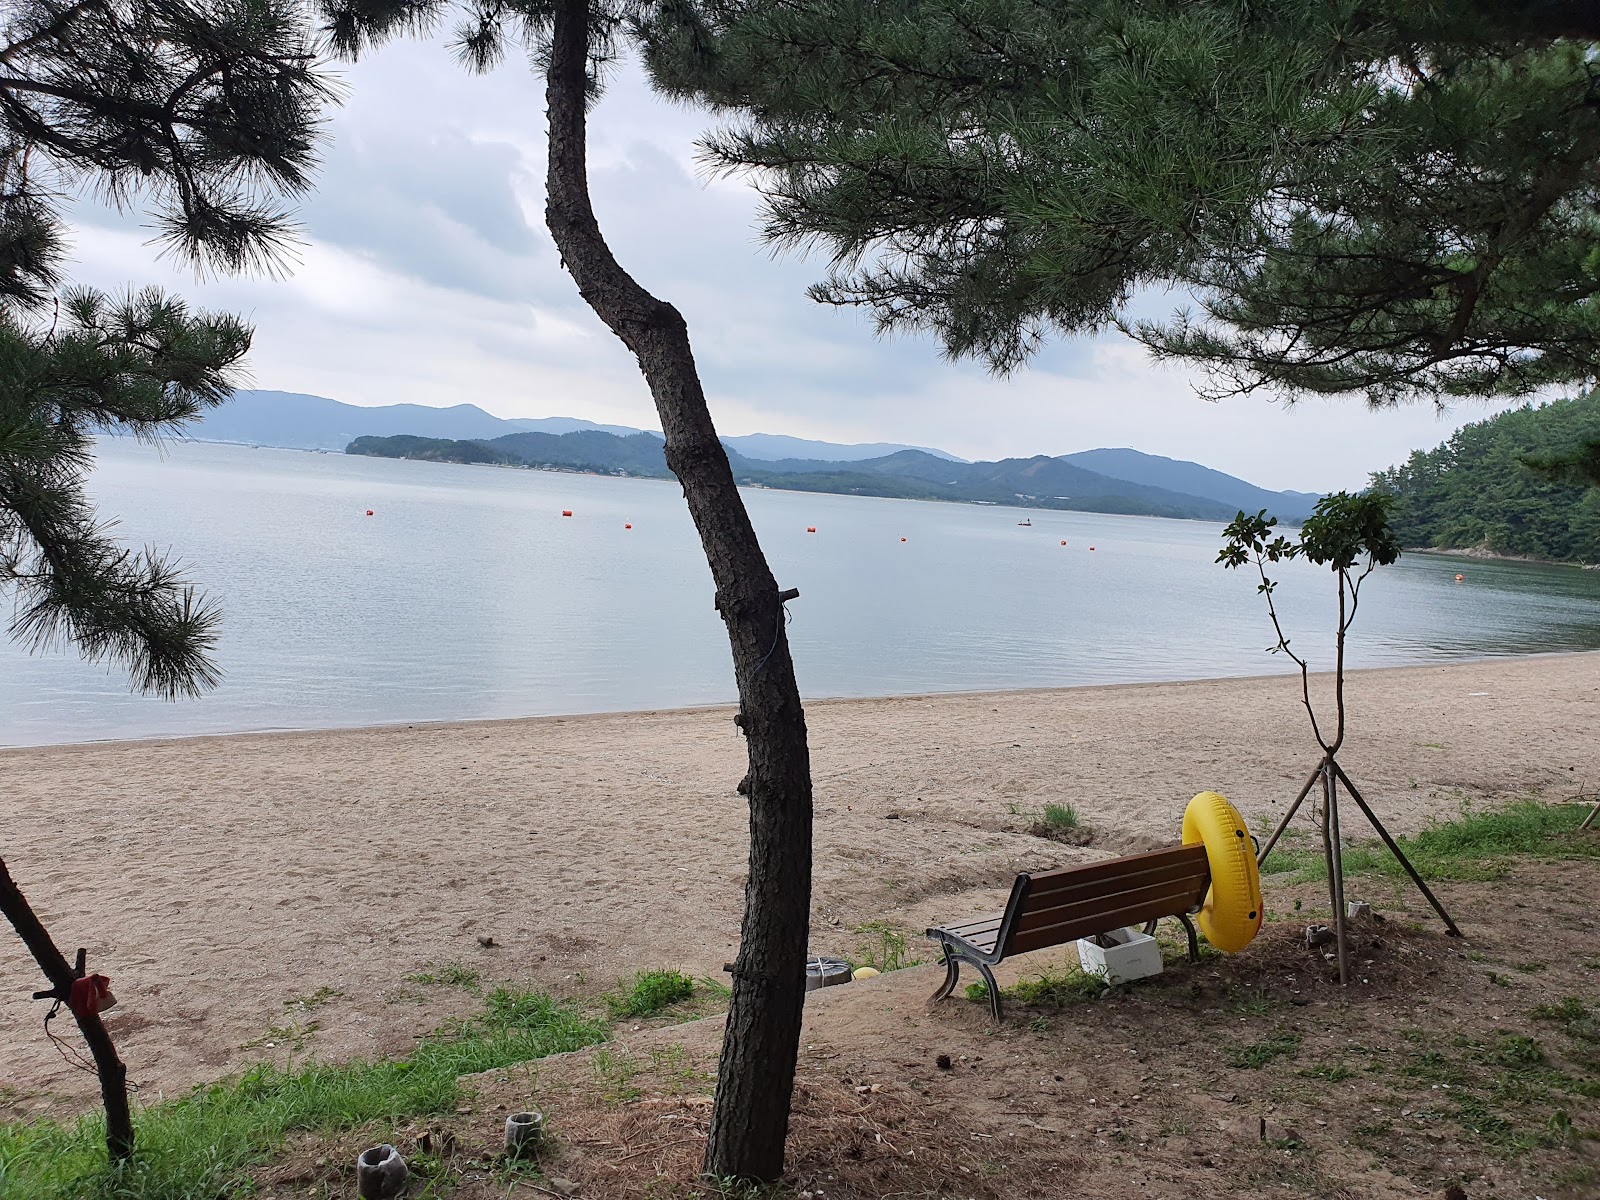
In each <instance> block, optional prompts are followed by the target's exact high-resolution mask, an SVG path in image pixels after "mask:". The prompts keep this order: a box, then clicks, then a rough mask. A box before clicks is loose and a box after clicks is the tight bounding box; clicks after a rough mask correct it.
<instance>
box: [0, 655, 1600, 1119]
mask: <svg viewBox="0 0 1600 1200" xmlns="http://www.w3.org/2000/svg"><path fill="white" fill-rule="evenodd" d="M1314 682H1316V683H1317V684H1318V685H1319V690H1320V691H1321V693H1322V694H1323V695H1324V696H1326V694H1327V691H1328V688H1327V686H1326V681H1325V680H1316V681H1314ZM1349 696H1350V708H1351V728H1350V734H1349V742H1348V749H1347V750H1346V751H1345V753H1344V754H1342V755H1341V761H1343V762H1344V764H1345V766H1346V769H1347V770H1348V772H1349V773H1350V775H1351V776H1352V777H1353V778H1354V779H1355V780H1356V781H1357V783H1358V784H1360V785H1362V787H1363V791H1364V792H1365V794H1366V795H1367V797H1368V799H1369V800H1371V801H1372V802H1373V803H1374V804H1375V805H1377V806H1378V807H1379V809H1380V811H1381V812H1382V814H1383V815H1384V816H1385V818H1386V819H1387V820H1388V821H1390V823H1391V828H1393V829H1395V830H1396V831H1407V830H1415V829H1417V828H1419V827H1421V826H1423V825H1425V824H1427V822H1428V821H1429V820H1430V819H1432V818H1435V817H1440V816H1449V815H1453V814H1454V813H1456V812H1457V811H1459V809H1460V808H1461V807H1462V805H1464V804H1470V805H1484V804H1495V803H1499V802H1503V801H1505V800H1507V799H1510V798H1512V797H1514V796H1517V795H1521V794H1525V793H1530V792H1538V793H1542V794H1543V795H1544V796H1545V797H1546V798H1547V799H1558V798H1562V797H1565V796H1570V795H1573V794H1575V793H1577V792H1578V791H1579V789H1580V788H1585V787H1586V788H1587V789H1588V790H1589V791H1591V792H1592V791H1593V790H1595V788H1596V786H1597V785H1600V742H1597V740H1596V738H1595V737H1594V731H1595V729H1596V728H1597V727H1600V654H1582V655H1562V656H1546V657H1534V658H1518V659H1499V660H1491V661H1484V662H1472V663H1464V664H1457V665H1447V666H1429V667H1406V668H1397V669H1392V670H1381V671H1367V672H1359V673H1356V674H1355V675H1353V676H1352V678H1351V681H1350V687H1349ZM1298 701H1299V681H1298V679H1297V678H1291V677H1285V676H1278V677H1270V678H1257V679H1235V680H1219V681H1203V682H1192V683H1175V684H1152V685H1139V686H1126V687H1106V688H1078V689H1067V690H1059V691H1038V692H1008V693H996V694H986V695H963V696H929V697H907V698H898V699H885V700H851V701H832V702H821V703H814V704H812V705H810V706H809V707H808V713H809V719H810V730H811V746H812V761H813V765H814V770H815V779H816V820H817V858H816V887H815V898H814V920H815V932H814V936H813V948H814V949H815V950H816V951H818V952H822V953H848V952H849V951H850V950H851V949H852V947H853V946H854V945H855V942H856V939H857V937H858V935H857V934H855V933H854V932H853V930H854V929H855V928H856V927H857V926H859V925H861V924H862V923H864V922H867V921H872V920H879V919H885V920H888V921H890V922H892V923H894V924H896V925H899V926H901V927H902V928H904V929H906V930H908V931H910V932H911V933H912V934H913V935H915V934H918V933H920V931H921V929H922V928H923V927H924V926H925V925H926V924H927V923H928V922H929V921H930V920H944V919H951V918H955V917H959V916H961V915H964V914H967V913H971V912H977V911H981V910H983V909H985V908H988V907H993V906H995V905H996V904H997V903H998V901H999V900H1000V897H1001V892H1002V890H1003V889H1004V888H1005V887H1006V886H1007V885H1008V884H1009V881H1010V879H1011V877H1012V875H1013V874H1014V873H1015V872H1016V871H1017V870H1019V869H1026V868H1038V867H1043V866H1047V865H1052V864H1059V863H1064V862H1068V861H1075V860H1086V859H1091V858H1094V857H1098V856H1102V855H1105V854H1108V853H1121V852H1127V851H1130V850H1134V849H1140V848H1148V847H1152V846H1157V845H1162V844H1167V843H1170V842H1174V841H1176V840H1177V834H1178V823H1179V817H1180V814H1181V812H1182V809H1183V805H1184V803H1185V801H1186V800H1187V799H1188V798H1189V797H1190V796H1191V795H1192V794H1193V793H1195V792H1196V791H1199V790H1202V789H1205V788H1211V789H1216V790H1218V791H1221V792H1223V793H1224V794H1226V795H1228V796H1229V797H1230V798H1232V799H1233V800H1234V801H1235V803H1236V804H1237V805H1238V806H1239V807H1240V809H1241V810H1242V811H1243V812H1244V813H1245V815H1246V817H1247V819H1249V820H1250V822H1251V823H1252V827H1253V828H1257V829H1260V830H1261V831H1262V832H1265V830H1264V829H1262V827H1266V828H1270V825H1271V823H1272V821H1273V820H1274V819H1275V816H1276V815H1277V814H1281V812H1282V810H1283V806H1284V805H1285V804H1286V803H1287V802H1288V801H1289V800H1291V799H1292V798H1293V796H1294V794H1295V792H1296V790H1297V789H1298V787H1299V785H1300V783H1301V782H1302V781H1303V779H1304V778H1305V775H1306V773H1307V772H1308V770H1309V769H1310V767H1311V765H1312V764H1313V763H1314V761H1315V758H1316V755H1315V745H1314V743H1313V742H1312V740H1311V737H1310V733H1309V730H1308V728H1307V725H1306V720H1305V714H1304V712H1303V710H1302V709H1301V708H1300V707H1299V703H1298ZM743 761H744V752H743V746H742V743H741V741H740V738H739V736H738V734H737V731H736V730H735V728H734V726H733V722H732V712H731V710H727V709H707V710H693V711H679V712H647V713H629V714H618V715H607V716H595V717H577V718H565V719H563V718H544V719H534V720H519V721H499V722H485V723H468V724H452V725H417V726H400V727H389V728H378V729H357V730H341V731H318V732H308V733H284V734H265V735H261V734H256V735H239V736H231V737H213V738H195V739H187V740H178V741H157V742H124V743H104V744H92V745H80V746H59V747H46V748H32V749H18V750H7V751H0V780H3V787H0V854H3V855H4V857H5V859H6V861H7V863H8V865H9V867H10V869H11V872H12V874H13V875H14V876H15V878H16V879H17V881H18V882H19V883H20V884H21V886H22V887H23V888H24V890H25V891H26V892H27V894H28V895H29V897H30V899H31V901H32V902H33V904H34V906H35V908H36V909H37V910H38V911H39V912H40V914H41V915H42V916H43V917H44V918H45V920H46V922H47V923H48V924H49V925H50V927H51V929H52V931H53V932H54V934H55V936H56V938H57V940H58V942H59V943H60V944H61V946H62V947H63V949H65V950H67V951H68V953H69V954H70V951H71V949H72V948H73V947H76V946H79V945H83V946H86V947H87V948H88V950H89V962H90V965H91V967H92V969H94V970H96V971H100V972H103V973H105V974H107V975H109V976H111V978H112V981H113V987H114V989H115V991H116V993H117V995H118V997H119V999H120V1001H121V1005H120V1008H119V1009H118V1011H117V1013H116V1014H115V1015H114V1016H113V1017H112V1018H111V1021H110V1025H111V1028H112V1031H113V1034H114V1035H115V1036H116V1037H117V1039H118V1042H119V1044H120V1046H121V1048H122V1052H123V1056H124V1057H125V1059H126V1060H127V1061H128V1063H129V1066H130V1073H131V1078H132V1079H133V1080H135V1081H136V1082H137V1083H138V1085H139V1086H140V1088H141V1091H142V1094H143V1095H144V1096H145V1097H146V1098H154V1097H155V1096H157V1095H161V1094H166V1095H170V1094H172V1093H173V1091H175V1090H179V1089H182V1088H185V1087H187V1086H189V1085H191V1084H193V1083H195V1082H198V1081H203V1080H208V1079H214V1078H217V1077H219V1076H222V1075H226V1074H228V1073H229V1072H232V1071H236V1070H238V1069H240V1068H242V1067H244V1066H245V1065H247V1064H248V1063H250V1062H252V1061H255V1060H257V1059H259V1058H261V1057H264V1056H269V1057H279V1058H282V1057H285V1056H288V1055H290V1054H295V1055H301V1056H303V1055H305V1054H317V1055H319V1056H323V1057H330V1058H333V1057H341V1056H348V1055H355V1054H374V1053H390V1052H400V1051H403V1050H404V1049H405V1048H406V1047H407V1046H408V1045H409V1044H410V1042H411V1039H412V1038H413V1036H414V1035H416V1034H417V1033H420V1032H422V1031H424V1030H427V1029H429V1028H432V1027H433V1026H435V1025H436V1024H437V1023H438V1022H439V1021H440V1020H441V1019H442V1018H443V1017H444V1016H446V1015H448V1014H449V1013H451V1012H456V1011H465V1010H466V1008H467V1007H468V1006H470V1005H471V1004H472V1003H474V1001H473V1000H472V998H471V997H467V996H465V995H463V994H462V993H460V992H459V991H451V990H450V989H441V988H428V987H425V986H421V985H418V984H417V983H416V982H415V981H410V980H408V976H412V975H415V974H418V973H425V971H426V968H428V967H429V965H430V964H441V963H453V964H461V965H463V966H465V967H467V968H470V969H472V970H475V971H478V972H480V973H481V974H482V975H483V977H484V978H485V979H486V980H494V979H515V980H518V981H520V982H523V983H526V984H530V985H533V986H538V987H544V988H548V989H550V990H552V991H555V992H558V993H563V994H593V993H595V992H597V991H599V990H603V989H604V988H607V987H609V986H612V985H613V984H614V983H615V981H616V980H617V978H618V977H620V976H623V975H625V974H627V973H629V972H631V971H633V970H635V969H638V968H641V967H646V966H655V965H673V966H681V967H683V968H685V969H688V970H692V971H694V972H696V973H701V974H711V975H720V968H721V964H722V963H723V962H724V961H726V960H727V959H729V958H731V957H732V955H733V953H734V950H735V945H736V941H737V937H738V928H739V914H740V910H741V904H742V892H741V889H742V885H743V882H744V870H745V862H744V858H745V843H746V837H745V821H746V816H745V805H744V801H743V799H742V797H740V796H738V795H737V794H736V793H735V790H734V789H735V785H736V784H737V782H738V781H739V778H740V776H741V775H742V773H743ZM1047 801H1067V802H1070V803H1072V804H1073V805H1074V806H1075V807H1076V808H1077V810H1078V811H1079V813H1080V814H1081V816H1082V817H1083V819H1084V820H1085V821H1086V822H1087V823H1088V825H1089V826H1090V827H1091V828H1092V830H1093V831H1094V840H1093V843H1092V844H1091V845H1089V846H1087V847H1084V848H1075V847H1068V846H1062V845H1059V844H1056V843H1054V842H1049V841H1045V840H1042V839H1040V838H1037V837H1033V836H1031V835H1030V834H1028V832H1027V827H1028V825H1029V823H1030V820H1031V817H1032V816H1033V814H1034V813H1036V812H1037V810H1038V808H1039V807H1040V805H1042V804H1043V803H1045V802H1047ZM1346 833H1347V834H1349V835H1351V836H1363V835H1365V833H1366V830H1365V828H1364V827H1363V826H1361V825H1360V824H1359V818H1354V819H1352V818H1347V828H1346ZM7 933H8V935H9V931H7ZM491 938H492V940H493V945H492V946H488V947H485V946H484V945H482V944H481V940H480V939H491ZM0 978H4V979H5V980H6V981H7V986H6V987H5V988H4V989H3V990H0V1115H7V1114H12V1115H14V1114H17V1113H27V1112H38V1111H45V1110H53V1111H65V1110H71V1109H74V1108H79V1107H83V1106H84V1105H85V1104H86V1103H88V1102H91V1101H92V1099H93V1096H94V1085H93V1080H92V1079H91V1078H90V1077H88V1076H85V1075H83V1074H81V1073H79V1072H76V1071H74V1070H73V1069H72V1068H71V1067H69V1066H68V1065H67V1064H66V1063H64V1062H63V1061H62V1060H61V1058H60V1057H58V1055H57V1054H56V1052H55V1050H54V1049H53V1048H52V1047H51V1045H50V1043H49V1042H48V1041H47V1040H46V1039H45V1037H44V1035H43V1033H42V1031H41V1028H40V1022H41V1019H42V1017H43V1015H44V1008H45V1006H44V1005H43V1004H41V1003H37V1002H33V1001H30V1000H29V999H27V996H28V994H29V993H30V992H31V991H32V990H33V989H34V988H35V987H39V986H42V981H40V980H39V977H38V973H37V970H36V968H35V967H34V964H33V963H32V961H31V960H30V959H29V958H28V957H27V955H26V953H25V951H24V950H23V948H22V946H21V944H20V943H19V942H17V941H16V940H15V939H14V938H12V937H10V936H7V937H3V938H0Z"/></svg>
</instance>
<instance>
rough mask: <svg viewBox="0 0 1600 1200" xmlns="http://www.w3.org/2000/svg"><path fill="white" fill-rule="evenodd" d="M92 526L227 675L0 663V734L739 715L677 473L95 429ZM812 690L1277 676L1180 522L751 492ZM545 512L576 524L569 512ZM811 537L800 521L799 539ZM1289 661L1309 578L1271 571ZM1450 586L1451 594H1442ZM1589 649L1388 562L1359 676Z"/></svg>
mask: <svg viewBox="0 0 1600 1200" xmlns="http://www.w3.org/2000/svg"><path fill="white" fill-rule="evenodd" d="M96 455H97V465H96V468H95V471H94V474H93V476H92V479H91V490H92V493H93V496H94V499H95V501H96V503H97V505H98V506H99V509H100V512H101V514H102V516H103V517H105V518H107V519H115V521H116V522H117V524H116V526H115V529H114V531H113V532H114V534H115V536H117V537H119V538H121V539H122V540H124V541H125V542H126V543H127V544H128V545H130V546H152V547H155V548H157V549H159V550H162V551H166V552H169V553H171V554H172V555H173V556H174V557H175V558H177V559H179V560H180V561H181V562H182V563H183V564H184V565H185V568H186V571H187V574H188V577H189V578H190V579H191V580H192V581H193V582H194V583H195V584H196V585H197V586H198V587H199V588H200V589H201V590H202V591H203V592H204V593H205V594H206V595H207V596H208V597H209V598H210V599H211V600H213V601H215V602H216V603H217V604H218V605H219V606H220V608H221V610H222V613H223V622H222V627H221V638H220V643H219V645H218V648H217V654H216V657H217V662H218V664H219V666H220V667H221V670H222V673H223V682H222V683H221V685H220V686H219V687H217V688H216V689H214V690H212V691H210V692H208V693H206V694H205V695H203V696H201V697H199V698H195V699H183V700H177V701H167V700H162V699H159V698H156V697H152V696H146V695H137V694H133V693H131V692H130V691H129V688H128V681H127V676H126V674H125V672H124V671H123V670H122V669H121V668H120V667H118V666H116V665H115V664H111V665H107V664H104V663H99V664H96V663H87V662H84V661H82V660H81V659H80V658H79V657H78V656H77V655H76V654H75V653H74V652H73V650H72V649H71V648H70V647H65V646H57V647H53V648H50V649H47V650H46V651H45V652H43V653H29V652H27V651H26V649H25V648H24V647H22V646H20V645H18V644H16V643H15V642H14V641H5V642H4V643H3V644H0V745H9V746H19V745H39V744H50V743H61V742H84V741H97V740H104V739H118V738H153V737H177V736H187V735H193V734H213V733H229V732H239V731H247V730H277V729H308V728H332V727H349V726H361V725H374V724H387V723H409V722H419V721H454V720H467V719H477V718H500V717H521V716H535V715H549V714H575V713H590V712H615V711H633V710H641V709H659V708H677V707H686V706H692V705H704V704H718V703H725V702H729V701H731V700H733V699H734V695H735V692H734V685H733V675H732V665H731V660H730V657H729V652H728V646H727V642H726V638H725V636H724V632H723V629H722V625H721V622H720V620H719V619H718V617H717V614H716V612H715V610H714V609H713V606H712V593H713V588H712V581H711V575H710V571H709V569H708V568H707V566H706V563H705V559H704V556H703V555H702V553H701V549H700V545H699V542H698V540H697V537H696V534H695V530H694V527H693V525H692V524H691V522H690V520H689V517H688V513H687V511H686V509H685V507H684V502H683V497H682V493H681V491H680V489H679V487H678V485H677V484H676V483H675V482H672V481H670V480H647V479H628V478H620V477H610V476H597V475H583V474H577V473H567V472H557V471H531V470H520V469H508V468H501V467H487V466H461V465H455V464H447V463H425V462H407V461H402V460H394V459H377V458H363V457H352V456H346V455H343V454H333V453H320V452H306V451H297V450H282V449H272V448H267V447H251V446H241V445H226V444H217V443H203V442H169V443H167V444H165V445H164V446H160V447H155V446H150V445H145V444H141V443H137V442H134V441H132V440H129V439H122V438H107V439H103V440H102V441H101V442H100V443H99V446H98V448H97V451H96ZM743 496H744V502H745V504H746V506H747V507H748V508H749V510H750V514H751V517H752V518H753V520H754V522H755V525H756V528H757V531H758V532H759V534H760V537H761V541H762V544H763V546H764V547H765V549H766V553H767V556H768V558H769V560H770V562H771V564H772V566H773V569H774V572H775V574H776V576H777V579H778V582H779V585H780V586H781V587H785V588H798V589H799V591H800V596H799V599H797V600H795V601H793V602H792V603H790V604H789V605H788V611H789V637H790V639H791V643H792V645H793V648H794V658H795V663H796V670H797V672H798V675H799V680H800V686H801V691H802V693H803V694H804V695H805V696H806V697H808V698H813V699H815V698H821V697H848V696H885V695H903V694H920V693H932V692H962V691H988V690H1004V689H1010V688H1038V687H1067V686H1073V685H1080V684H1115V683H1133V682H1148V681H1156V680H1178V679H1194V678H1206V677H1216V676H1242V675H1262V674H1268V673H1271V672H1277V671H1284V670H1292V669H1294V665H1293V664H1292V663H1291V662H1289V661H1287V659H1286V658H1285V657H1284V656H1283V655H1281V654H1272V653H1269V649H1268V648H1269V647H1270V646H1271V645H1272V642H1273V634H1272V630H1271V626H1270V624H1269V622H1268V618H1267V613H1266V609H1265V607H1264V605H1263V603H1262V598H1261V597H1260V595H1258V593H1257V590H1256V584H1257V582H1258V581H1257V579H1256V578H1255V577H1254V576H1253V575H1251V574H1248V573H1246V572H1242V571H1229V570H1225V569H1223V568H1222V567H1220V566H1218V565H1217V564H1216V561H1215V560H1216V557H1217V550H1218V548H1219V546H1220V544H1221V526H1220V525H1218V524H1215V523H1208V522H1202V521H1173V520H1163V519H1158V518H1151V517H1130V516H1112V515H1103V514H1099V513H1080V512H1056V511H1042V510H1039V509H1023V508H1006V507H998V506H984V505H968V504H944V503H927V502H918V501H905V500H888V499H878V498H871V497H859V496H836V495H819V494H814V493H804V492H783V491H775V490H766V489H745V490H744V492H743ZM567 513H570V514H571V515H570V516H568V515H566V514H567ZM813 531H814V532H813ZM1273 575H1274V577H1275V578H1276V579H1278V580H1279V587H1278V590H1277V593H1276V599H1277V601H1278V605H1279V609H1280V615H1281V616H1282V619H1283V621H1284V624H1285V628H1286V631H1287V632H1288V633H1289V634H1290V636H1291V637H1292V638H1293V645H1294V647H1295V649H1296V650H1297V651H1299V652H1301V653H1304V654H1305V655H1307V656H1308V657H1309V658H1310V660H1311V663H1312V666H1313V668H1314V669H1316V668H1321V669H1327V668H1329V667H1331V666H1332V661H1333V631H1334V626H1335V622H1336V620H1337V612H1336V608H1335V599H1334V589H1333V580H1332V577H1331V575H1330V573H1329V572H1327V571H1326V570H1323V569H1320V568H1316V567H1314V566H1311V565H1308V564H1302V563H1293V564H1285V565H1284V566H1282V567H1280V568H1278V569H1277V570H1275V571H1274V572H1273ZM1458 575H1459V576H1460V578H1459V579H1458V578H1457V576H1458ZM1595 648H1600V572H1597V571H1585V570H1581V569H1578V568H1575V567H1563V566H1544V565H1536V564H1529V563H1513V562H1501V561H1480V560H1469V559H1464V558H1458V557H1452V556H1445V555H1436V554H1420V553H1417V554H1407V555H1405V556H1404V557H1403V558H1402V559H1401V560H1400V561H1399V562H1398V563H1397V564H1395V565H1394V566H1392V567H1388V568H1383V569H1380V570H1379V571H1378V572H1377V573H1375V574H1374V575H1373V576H1372V577H1371V578H1369V579H1368V580H1367V581H1366V583H1365V585H1364V586H1363V588H1362V592H1361V603H1360V608H1359V611H1358V613H1357V615H1356V619H1355V622H1354V625H1353V628H1352V632H1351V639H1350V646H1349V652H1348V661H1349V664H1350V665H1351V666H1353V667H1377V666H1391V665H1399V664H1405V663H1433V662H1445V661H1451V660H1459V659H1468V658H1479V657H1487V656H1500V655H1518V654H1539V653H1547V652H1552V651H1564V650H1587V649H1595Z"/></svg>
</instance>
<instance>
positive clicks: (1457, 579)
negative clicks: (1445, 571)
mask: <svg viewBox="0 0 1600 1200" xmlns="http://www.w3.org/2000/svg"><path fill="white" fill-rule="evenodd" d="M1465 578H1466V576H1465V575H1457V576H1456V582H1457V583H1460V582H1461V581H1462V580H1463V579H1465Z"/></svg>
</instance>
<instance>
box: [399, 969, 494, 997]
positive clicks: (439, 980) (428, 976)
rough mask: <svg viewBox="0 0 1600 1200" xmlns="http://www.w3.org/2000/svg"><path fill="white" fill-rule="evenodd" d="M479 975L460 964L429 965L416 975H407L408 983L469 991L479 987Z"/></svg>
mask: <svg viewBox="0 0 1600 1200" xmlns="http://www.w3.org/2000/svg"><path fill="white" fill-rule="evenodd" d="M478 979H479V975H478V972H476V971H474V970H473V969H472V968H471V967H464V966H462V965H461V964H460V963H429V964H428V965H427V966H426V967H424V968H423V969H422V970H420V971H418V972H417V973H416V974H414V975H407V976H406V982H407V983H421V984H425V985H427V986H428V987H458V988H466V989H468V990H469V991H470V990H472V989H475V988H476V987H477V986H478Z"/></svg>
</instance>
